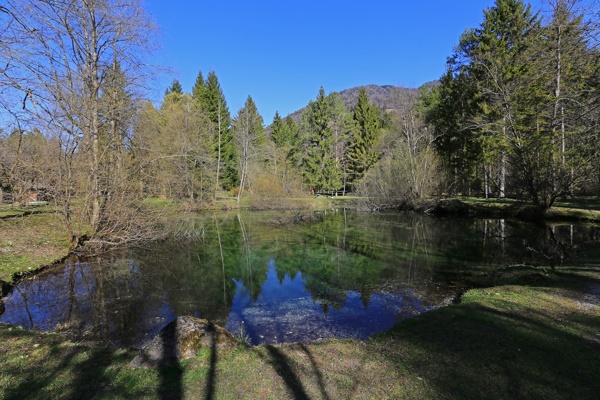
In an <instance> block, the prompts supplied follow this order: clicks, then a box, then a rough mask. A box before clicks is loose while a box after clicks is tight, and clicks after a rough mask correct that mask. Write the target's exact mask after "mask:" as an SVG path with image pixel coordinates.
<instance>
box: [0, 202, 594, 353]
mask: <svg viewBox="0 0 600 400" xmlns="http://www.w3.org/2000/svg"><path fill="white" fill-rule="evenodd" d="M284 217H285V216H284ZM284 217H281V214H277V213H248V214H243V213H221V214H218V215H209V216H201V217H196V218H194V219H190V220H189V221H186V222H185V223H186V224H187V225H183V226H182V228H181V230H182V232H185V233H186V238H182V237H176V238H174V239H173V240H172V241H167V242H164V243H156V244H153V245H152V246H149V247H148V248H144V249H139V248H132V249H126V250H123V251H120V252H116V253H111V254H106V255H103V256H101V257H97V258H94V259H78V258H77V257H73V258H71V259H69V260H67V261H66V262H65V263H64V264H62V265H60V266H57V267H55V268H52V269H50V270H47V271H44V272H43V273H41V274H39V275H37V276H36V277H34V278H33V279H28V280H25V281H22V282H20V283H19V284H18V285H16V287H15V288H14V289H13V291H12V292H11V293H10V294H9V295H8V296H7V297H6V298H5V299H3V302H4V304H5V312H4V314H3V315H0V323H6V324H13V325H20V326H23V327H25V328H33V329H38V330H44V331H52V330H57V331H62V332H65V333H66V334H68V335H69V336H70V337H72V338H73V339H75V340H85V339H90V340H102V341H106V342H109V343H112V344H115V345H118V346H125V347H140V346H142V345H143V344H144V343H145V342H147V341H148V340H149V339H150V338H152V337H153V336H154V335H156V333H158V332H159V331H160V329H161V328H163V327H164V326H166V325H167V324H168V323H169V322H170V321H172V320H174V319H175V318H176V317H177V316H182V315H192V316H196V317H200V318H206V319H209V320H211V321H213V322H215V323H217V324H219V325H222V326H225V327H226V328H227V329H228V330H229V331H231V332H232V333H234V334H236V335H239V334H240V333H242V334H243V335H245V336H246V337H247V338H249V340H250V341H251V342H252V343H253V344H261V343H280V342H309V341H313V340H318V339H324V338H346V337H355V338H360V339H364V338H368V337H369V336H371V335H373V334H375V333H378V332H382V331H385V330H387V329H389V328H390V327H392V326H393V325H394V324H396V323H398V322H399V321H401V320H403V319H406V318H409V317H411V316H414V315H417V314H419V313H422V312H424V311H427V310H430V309H432V308H435V307H436V306H438V305H439V304H442V303H443V302H445V301H447V300H448V298H450V297H452V296H453V294H454V293H455V291H456V290H459V288H460V286H461V285H462V283H461V282H465V281H468V277H469V276H470V274H482V273H488V272H490V271H493V270H494V268H504V267H506V266H507V265H511V264H524V263H527V264H532V265H535V263H536V262H538V261H536V259H535V257H536V256H539V254H543V255H544V256H547V255H551V256H553V257H554V259H555V260H556V262H562V261H564V260H566V259H567V257H568V256H569V254H576V255H577V262H579V263H585V262H587V261H586V257H588V258H589V257H591V258H594V259H595V260H596V262H597V259H598V254H597V248H598V246H597V244H598V243H599V242H600V233H599V230H598V228H594V227H584V226H577V227H573V226H565V227H560V226H558V227H552V228H549V227H543V226H537V225H531V224H523V223H520V222H516V221H504V220H446V219H434V218H429V217H426V216H418V215H410V214H366V213H355V212H347V211H342V212H338V211H335V212H330V213H322V214H320V218H321V221H320V222H316V223H312V224H304V225H296V224H292V223H289V224H280V223H278V224H277V225H274V224H273V223H272V221H273V219H274V218H277V221H280V220H281V219H282V218H284ZM288 217H289V216H288ZM190 232H192V233H197V232H200V233H201V234H198V235H188V233H190ZM188 236H189V237H188ZM529 249H534V250H535V252H532V251H531V250H529ZM573 249H577V252H576V253H575V252H574V251H573ZM594 249H595V250H594ZM541 262H543V263H547V259H544V260H542V261H541Z"/></svg>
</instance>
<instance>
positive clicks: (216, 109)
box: [200, 71, 238, 196]
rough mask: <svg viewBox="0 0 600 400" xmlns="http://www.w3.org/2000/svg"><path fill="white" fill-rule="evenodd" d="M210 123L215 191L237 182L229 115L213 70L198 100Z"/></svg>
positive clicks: (235, 158)
mask: <svg viewBox="0 0 600 400" xmlns="http://www.w3.org/2000/svg"><path fill="white" fill-rule="evenodd" d="M200 104H201V106H202V108H203V109H204V110H205V111H206V112H207V113H208V116H209V119H210V121H211V123H212V132H213V143H214V146H213V147H214V157H215V162H216V164H215V165H216V182H215V196H216V191H217V190H219V189H220V188H221V187H223V188H224V189H227V190H229V189H231V188H233V187H235V185H236V184H237V183H238V175H237V155H236V151H235V145H234V143H233V135H232V132H231V116H230V114H229V108H228V107H227V102H226V101H225V95H224V94H223V91H222V90H221V85H220V84H219V79H218V78H217V75H216V74H215V72H214V71H210V72H209V73H208V77H207V78H206V89H205V90H204V94H203V96H202V99H201V101H200Z"/></svg>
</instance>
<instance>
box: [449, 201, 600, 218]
mask: <svg viewBox="0 0 600 400" xmlns="http://www.w3.org/2000/svg"><path fill="white" fill-rule="evenodd" d="M457 199H458V200H460V201H462V202H463V203H465V204H467V205H468V206H470V207H471V208H472V209H473V210H474V211H475V212H476V213H479V214H481V215H497V216H502V215H505V216H514V215H515V214H516V213H517V212H518V211H519V210H520V209H522V208H524V207H527V206H530V205H531V204H530V203H527V202H523V201H520V200H516V199H508V198H505V199H495V198H492V199H484V198H479V197H458V198H457ZM543 219H544V220H547V221H580V222H593V223H600V198H598V197H583V198H577V199H575V198H574V199H569V200H563V201H557V202H556V203H555V204H554V206H553V207H551V208H550V209H549V210H546V211H545V213H544V215H543Z"/></svg>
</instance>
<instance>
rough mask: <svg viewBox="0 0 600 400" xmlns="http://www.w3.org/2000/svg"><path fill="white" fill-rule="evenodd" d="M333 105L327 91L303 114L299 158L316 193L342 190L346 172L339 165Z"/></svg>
mask: <svg viewBox="0 0 600 400" xmlns="http://www.w3.org/2000/svg"><path fill="white" fill-rule="evenodd" d="M331 116H332V115H331V105H330V104H329V102H328V101H327V98H326V97H325V90H324V89H323V87H321V89H320V90H319V95H318V96H317V100H316V101H313V100H311V101H310V102H309V104H308V106H307V107H306V109H305V110H304V112H303V113H302V127H301V135H302V138H303V140H302V141H301V142H300V143H299V148H298V149H297V150H296V154H297V156H298V158H299V159H300V166H301V168H302V174H303V176H304V179H305V180H306V182H307V184H308V185H309V186H310V187H311V189H312V190H314V192H316V193H318V192H332V191H335V190H338V189H340V188H341V186H342V171H341V170H340V169H339V168H338V166H337V165H336V160H335V151H334V134H333V130H332V129H331Z"/></svg>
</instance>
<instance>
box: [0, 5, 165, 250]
mask: <svg viewBox="0 0 600 400" xmlns="http://www.w3.org/2000/svg"><path fill="white" fill-rule="evenodd" d="M0 11H2V13H1V14H0V17H1V19H0V24H1V25H0V31H1V32H2V41H1V42H0V64H1V65H3V66H5V67H4V69H2V70H1V71H0V72H1V75H0V79H1V80H2V82H1V84H0V86H4V87H6V88H8V89H6V90H9V91H10V92H11V95H12V96H15V93H16V94H20V98H22V102H21V103H22V104H21V107H22V110H23V112H25V115H26V117H27V119H26V120H25V121H26V123H27V124H28V125H29V126H37V127H39V129H40V130H41V131H42V132H43V133H44V134H46V135H54V137H56V138H57V139H58V140H59V142H60V146H61V149H62V150H63V155H64V159H63V161H64V162H63V166H62V168H63V169H62V173H61V174H60V175H61V176H60V178H61V179H58V180H57V181H62V182H65V184H64V185H63V186H62V188H61V190H60V191H61V192H62V194H63V199H62V200H63V202H65V204H64V205H65V216H66V218H65V219H66V222H67V225H68V226H70V217H69V216H70V212H71V211H70V208H71V207H70V202H69V198H70V195H71V194H72V193H73V190H74V189H77V191H78V192H79V193H80V195H81V196H82V197H83V199H84V200H85V206H86V207H85V213H84V215H85V221H86V225H87V228H86V229H85V230H86V231H87V233H88V234H90V235H91V236H99V235H100V232H105V233H106V229H107V228H108V229H109V230H110V231H112V232H113V233H115V232H114V231H115V230H118V231H120V232H122V233H124V232H126V226H127V224H124V225H125V226H123V227H121V226H120V227H116V226H115V221H114V219H112V216H114V214H112V215H111V213H112V211H113V210H111V209H110V207H111V206H114V200H115V199H116V198H120V197H122V196H123V195H124V194H123V193H117V192H115V190H122V187H121V188H119V185H116V184H115V180H122V179H123V178H124V176H123V174H124V173H125V171H124V170H123V169H121V172H122V173H121V175H120V176H119V175H118V174H115V173H114V172H115V169H114V168H113V166H114V163H115V160H116V159H118V158H119V152H120V151H121V146H120V145H116V143H117V142H122V141H123V140H124V136H126V135H123V134H122V135H118V136H117V135H116V132H117V130H121V131H126V129H127V121H122V120H118V119H117V118H116V116H117V115H125V114H122V113H121V114H119V113H118V112H117V109H116V108H119V109H120V110H121V109H122V108H123V104H118V103H115V102H113V103H112V105H111V103H110V102H107V101H106V100H103V97H106V96H105V95H106V94H108V92H109V88H110V90H113V91H114V89H115V88H114V84H115V82H116V80H115V74H114V71H115V68H116V66H118V68H119V85H120V86H121V89H122V90H126V91H128V92H129V93H133V92H134V91H135V88H136V87H140V85H141V84H142V83H143V82H142V81H141V79H142V78H143V77H144V76H146V74H145V73H144V72H145V71H146V67H147V64H146V63H145V62H144V61H143V57H144V55H146V54H148V50H151V49H150V47H149V44H151V43H153V40H152V37H153V32H154V30H155V28H154V25H153V24H152V23H151V21H150V19H149V17H148V16H147V14H146V13H145V11H144V9H143V8H142V6H141V2H140V1H139V0H38V1H32V0H7V1H6V2H5V5H4V6H3V7H2V9H0ZM107 104H109V106H110V107H113V109H110V108H107V107H106V105H107ZM117 125H120V127H117ZM73 168H76V170H73ZM81 177H84V178H85V179H84V180H81V179H79V180H78V178H81ZM69 230H71V234H72V240H76V239H77V238H76V236H78V235H80V234H81V232H80V233H76V232H75V231H74V230H72V229H69Z"/></svg>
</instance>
